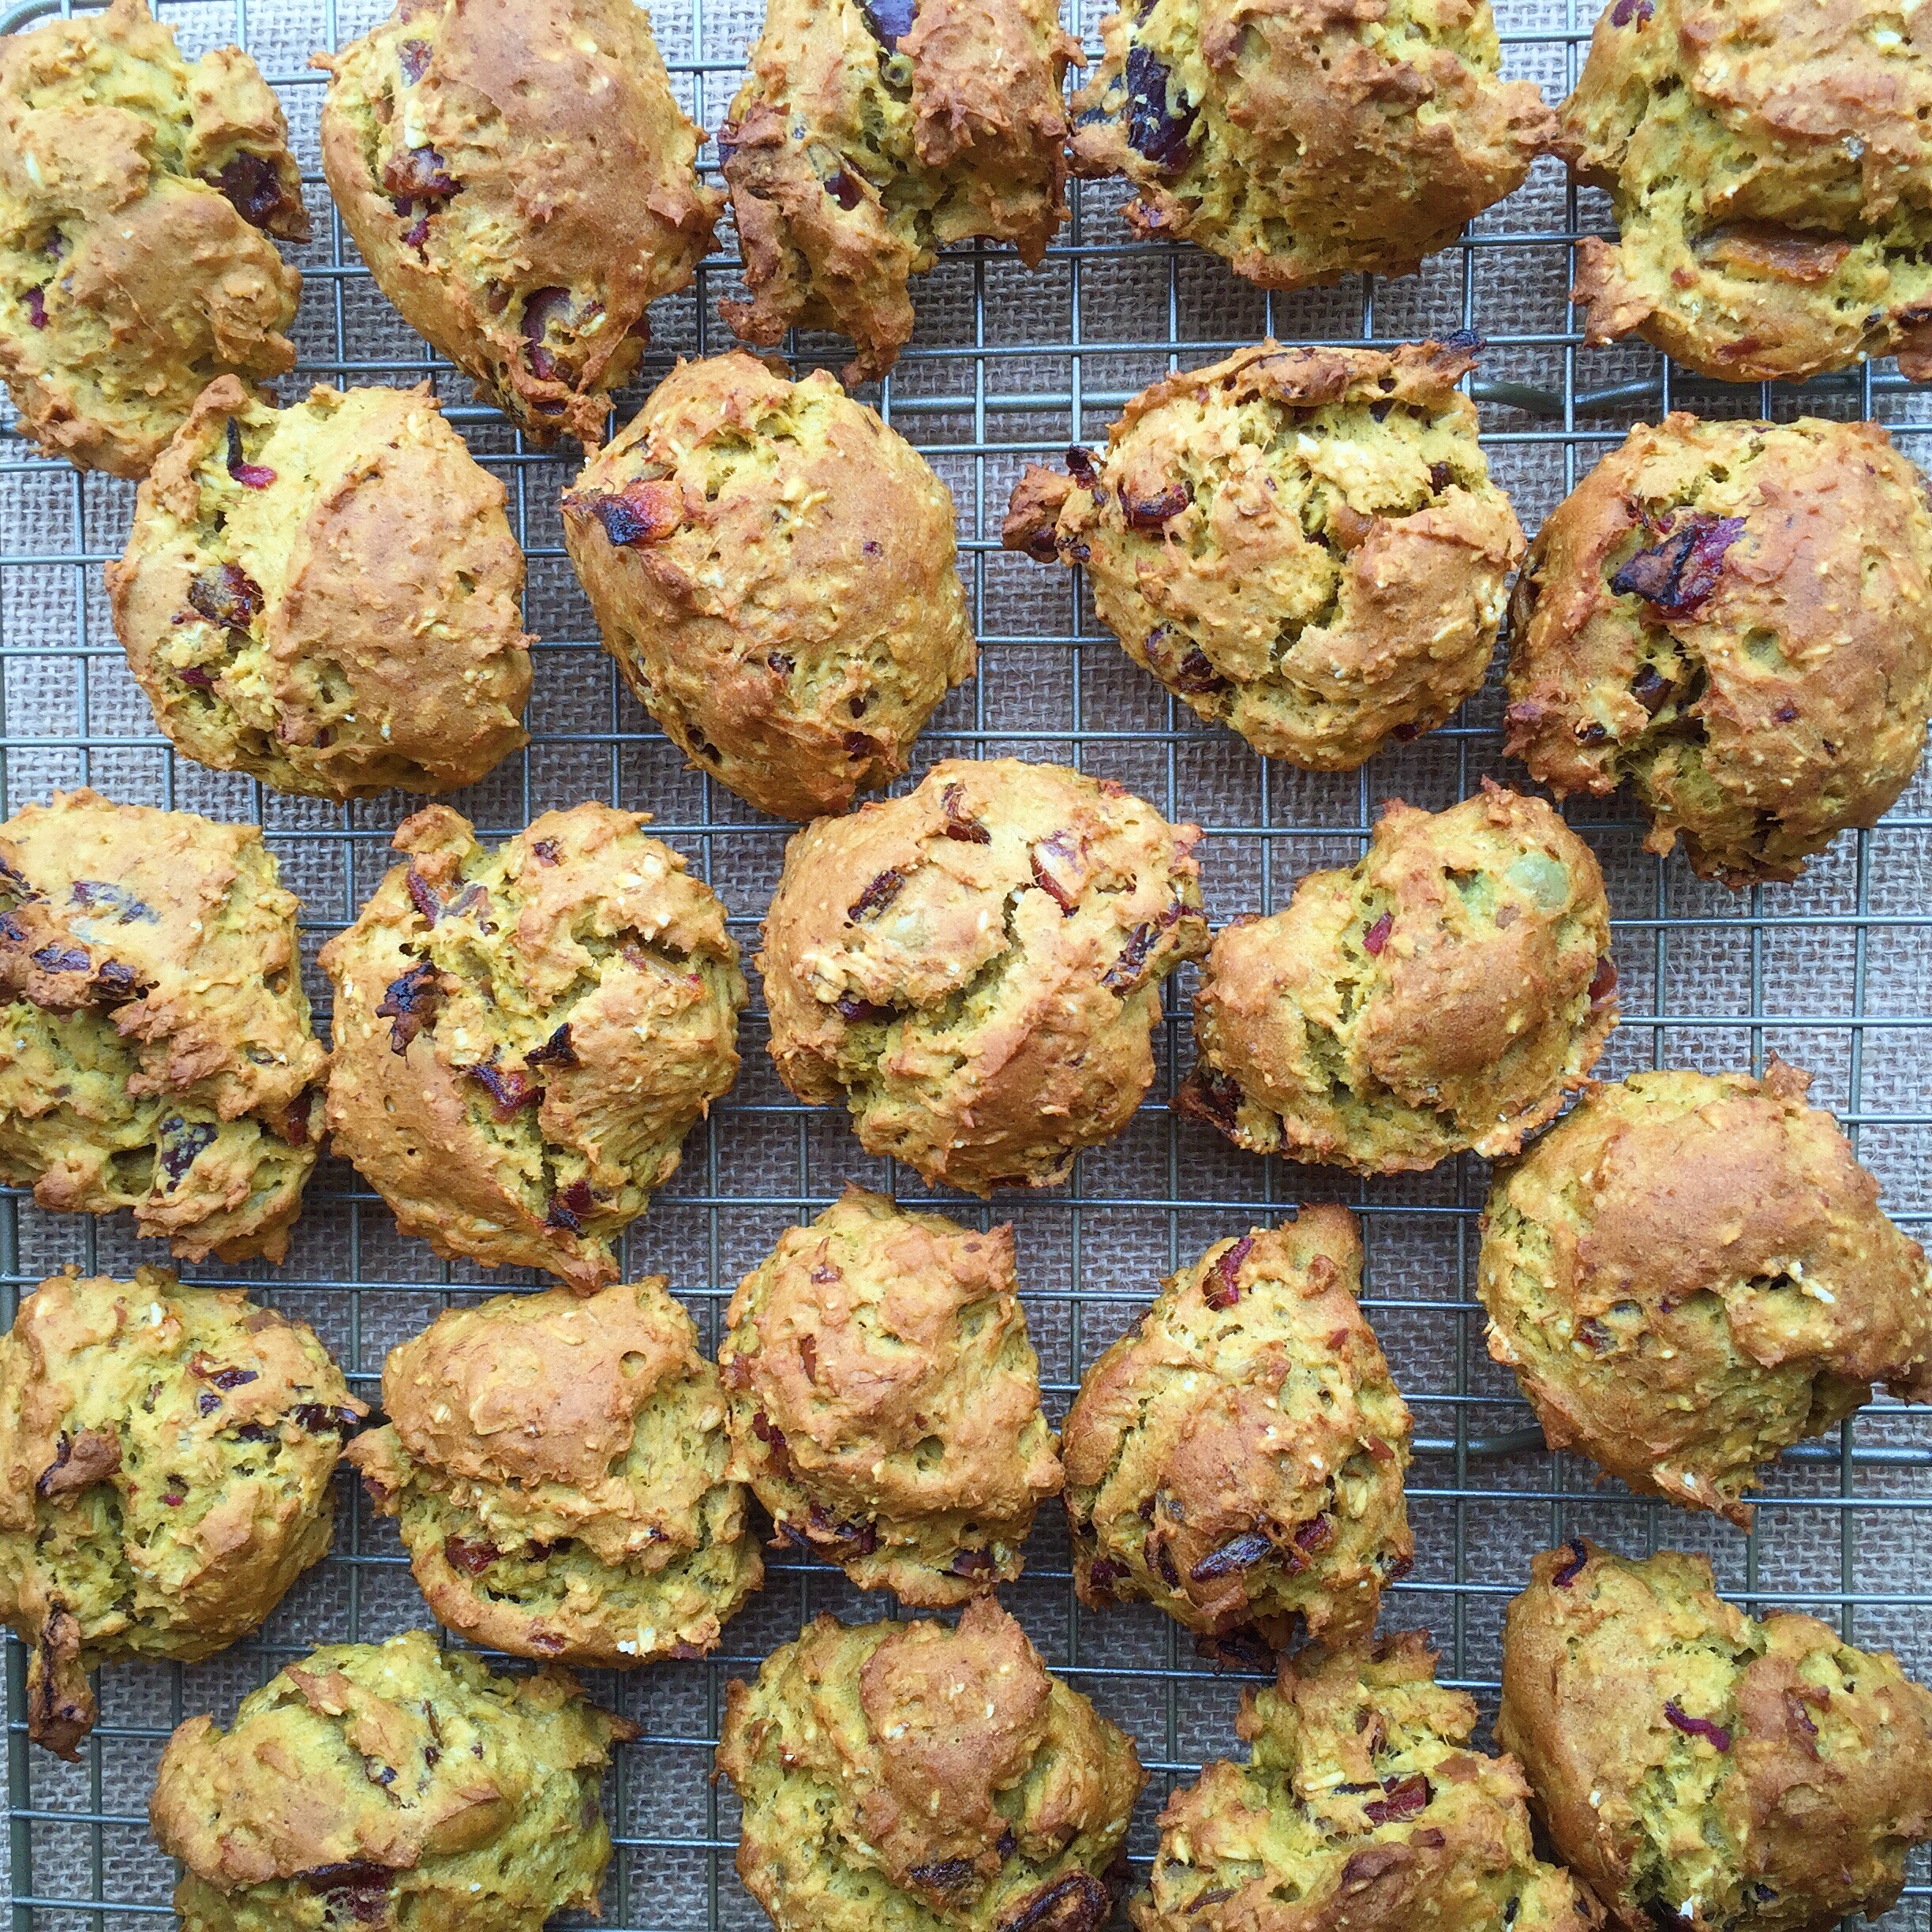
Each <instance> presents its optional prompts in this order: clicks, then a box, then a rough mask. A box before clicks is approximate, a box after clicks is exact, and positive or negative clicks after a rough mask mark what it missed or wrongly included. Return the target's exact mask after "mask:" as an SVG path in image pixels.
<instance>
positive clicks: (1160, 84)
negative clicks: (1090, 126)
mask: <svg viewBox="0 0 1932 1932" xmlns="http://www.w3.org/2000/svg"><path fill="white" fill-rule="evenodd" d="M1126 80H1127V145H1128V146H1129V148H1133V151H1134V152H1135V153H1136V154H1137V155H1140V158H1141V159H1142V160H1144V161H1146V162H1148V163H1151V165H1152V166H1153V167H1155V168H1158V169H1159V170H1160V172H1161V173H1162V174H1164V175H1166V177H1167V178H1169V179H1170V180H1172V179H1173V178H1174V176H1176V175H1177V174H1184V173H1185V171H1186V169H1187V165H1188V163H1189V161H1190V160H1192V159H1193V150H1192V149H1191V148H1189V145H1188V134H1189V130H1190V129H1192V128H1193V125H1194V117H1195V115H1196V113H1197V112H1198V111H1199V110H1198V109H1197V108H1196V107H1195V106H1194V104H1193V103H1192V102H1190V101H1189V99H1187V97H1186V96H1185V95H1182V96H1181V99H1180V102H1179V104H1178V109H1174V110H1170V108H1169V107H1168V104H1167V103H1168V87H1169V77H1168V73H1167V69H1166V65H1165V63H1164V62H1163V61H1162V60H1161V59H1160V58H1159V56H1158V55H1157V54H1155V52H1154V51H1153V50H1152V49H1151V47H1144V46H1138V45H1136V46H1135V47H1129V49H1128V51H1127V68H1126Z"/></svg>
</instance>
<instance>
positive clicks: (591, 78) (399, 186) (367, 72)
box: [313, 0, 724, 444]
mask: <svg viewBox="0 0 1932 1932" xmlns="http://www.w3.org/2000/svg"><path fill="white" fill-rule="evenodd" d="M313 65H314V66H318V67H321V68H325V69H327V70H328V76H329V85H328V98H327V99H326V101H325V102H324V105H323V109H322V166H323V170H324V172H325V173H326V174H327V175H328V185H329V192H330V193H331V194H332V195H333V196H334V197H335V205H336V207H337V208H339V209H340V210H341V211H342V218H343V225H344V226H345V227H346V228H347V229H348V230H349V232H350V235H351V236H353V237H354V240H355V245H356V247H357V249H358V251H359V252H360V253H361V256H362V259H363V260H364V261H365V262H366V263H367V264H369V272H370V274H372V275H373V276H374V277H375V278H376V286H378V287H379V288H380V289H381V290H382V292H383V293H384V294H385V295H387V296H388V298H389V299H390V301H392V302H393V303H395V305H396V307H397V309H399V310H400V311H401V313H402V319H403V320H405V321H406V322H407V323H408V324H409V325H410V328H413V329H414V330H415V331H416V332H417V334H418V335H421V336H422V337H423V338H424V339H425V341H427V342H428V343H429V344H430V345H431V346H432V347H433V348H435V349H436V350H437V351H438V353H439V354H443V355H445V356H447V357H448V358H449V359H450V361H452V362H454V363H455V364H456V365H457V366H458V367H459V368H460V369H465V370H466V371H467V372H468V373H470V375H471V376H474V378H475V379H476V381H477V385H478V388H479V390H480V391H481V393H482V394H483V395H486V396H488V397H489V398H490V399H492V401H494V402H496V404H497V406H499V407H500V409H501V410H503V411H504V414H505V415H507V417H509V418H510V420H511V422H512V423H514V424H515V425H516V427H517V428H518V429H520V430H522V432H523V433H524V434H525V435H526V436H529V437H531V438H532V439H533V440H535V441H537V442H538V443H549V442H550V441H551V440H553V439H554V438H555V437H556V435H557V434H558V433H559V432H560V431H567V432H568V433H569V434H571V436H575V437H577V438H578V440H580V441H582V442H583V443H585V444H596V443H597V442H599V441H601V440H602V437H603V434H604V424H605V417H606V415H607V414H608V410H609V408H610V398H611V392H612V391H613V390H616V389H617V388H620V387H622V385H623V384H625V383H627V382H628V381H629V380H631V376H633V375H634V374H635V372H636V369H637V365H638V357H639V356H640V355H641V354H642V352H643V349H644V345H645V343H646V342H648V341H649V340H650V323H649V320H648V319H647V316H646V311H647V310H648V309H649V308H650V305H651V304H652V303H653V301H657V298H659V297H660V296H662V295H671V294H676V292H677V291H678V290H680V289H682V288H685V287H687V286H689V285H690V283H691V278H692V277H693V276H694V275H695V274H696V273H697V270H698V263H699V262H700V261H701V260H703V258H704V256H705V253H706V250H707V249H710V245H711V234H712V230H713V227H714V226H715V225H716V223H717V218H718V215H720V213H721V212H722V210H723V207H724V197H722V196H721V194H719V193H718V192H717V190H716V189H712V188H707V187H706V186H705V185H703V184H702V182H700V181H699V179H698V174H697V171H696V164H697V159H698V149H699V148H701V147H702V145H703V144H704V140H705V134H704V130H703V129H702V128H699V127H698V126H697V125H695V123H693V122H691V121H690V120H688V119H687V118H686V117H685V114H684V113H683V110H682V109H681V108H680V107H679V106H678V104H677V103H676V100H675V99H673V98H672V92H671V81H670V77H669V76H668V74H667V73H665V64H664V62H663V59H662V58H661V57H660V55H659V54H658V51H657V42H656V41H655V40H653V39H652V37H651V30H650V17H649V16H648V15H647V14H646V13H645V11H644V9H642V7H638V6H631V5H630V4H629V3H628V0H440V4H438V3H437V0H402V4H400V5H399V6H398V7H397V9H396V10H395V13H392V14H391V16H390V17H389V18H388V20H386V21H384V22H383V24H381V25H380V27H377V28H375V29H374V30H373V32H369V33H367V34H365V35H364V36H362V38H361V39H359V40H357V41H355V42H354V43H351V44H350V46H348V47H345V48H344V49H343V51H342V52H341V53H339V54H334V55H330V54H317V55H316V57H315V59H314V62H313Z"/></svg>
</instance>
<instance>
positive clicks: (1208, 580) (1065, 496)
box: [1001, 341, 1522, 771]
mask: <svg viewBox="0 0 1932 1932" xmlns="http://www.w3.org/2000/svg"><path fill="white" fill-rule="evenodd" d="M1474 361H1475V358H1474V356H1473V354H1472V353H1471V352H1470V348H1469V346H1468V343H1467V342H1466V341H1456V342H1451V343H1409V344H1407V345H1406V346H1403V347H1402V348H1400V349H1398V350H1395V353H1394V354H1388V355H1385V354H1383V353H1382V352H1381V351H1380V350H1365V349H1284V348H1282V346H1280V345H1279V343H1275V342H1264V343H1260V344H1258V345H1257V346H1255V347H1254V348H1252V349H1243V350H1239V351H1238V352H1237V353H1236V354H1234V355H1232V356H1230V357H1229V358H1227V359H1226V361H1222V362H1216V363H1214V364H1212V365H1211V366H1209V367H1208V368H1206V369H1195V370H1193V371H1191V372H1189V373H1185V374H1182V375H1178V376H1166V377H1165V378H1164V379H1163V380H1161V381H1159V382H1157V383H1155V384H1153V385H1152V386H1151V388H1147V389H1144V390H1143V391H1141V392H1140V395H1137V396H1136V397H1135V398H1134V399H1133V401H1132V402H1129V404H1128V405H1127V409H1126V413H1125V414H1124V415H1123V416H1122V417H1121V419H1120V421H1118V422H1117V423H1116V424H1114V427H1113V428H1112V429H1110V431H1109V432H1107V447H1106V452H1105V454H1104V455H1095V453H1094V452H1093V451H1090V450H1086V449H1083V448H1080V447H1078V446H1077V445H1076V446H1075V447H1073V448H1072V449H1070V450H1069V451H1067V462H1068V467H1069V474H1067V475H1065V476H1061V475H1058V474H1055V473H1054V472H1053V471H1052V470H1047V469H1044V468H1042V467H1040V466H1037V465H1035V466H1033V467H1032V468H1030V469H1028V470H1027V471H1026V473H1025V474H1024V476H1023V477H1021V479H1020V482H1019V483H1018V485H1017V486H1016V487H1015V489H1014V491H1013V500H1012V503H1011V504H1010V506H1009V509H1008V511H1007V515H1006V521H1005V526H1004V527H1003V529H1002V532H1001V537H1002V541H1003V542H1004V543H1005V546H1006V548H1007V549H1009V550H1024V551H1025V552H1027V553H1028V555H1029V556H1035V557H1038V558H1039V559H1040V560H1042V561H1043V562H1045V561H1050V560H1052V559H1054V558H1056V557H1057V558H1058V559H1059V560H1060V561H1061V562H1062V563H1065V564H1080V566H1082V567H1083V568H1084V571H1085V572H1086V575H1087V578H1088V582H1089V583H1091V586H1092V587H1093V593H1094V605H1095V609H1096V610H1097V611H1098V612H1099V616H1100V620H1101V622H1102V623H1104V624H1105V625H1106V627H1107V628H1108V629H1109V630H1110V631H1112V632H1113V633H1114V635H1115V636H1116V637H1117V638H1119V639H1120V641H1121V646H1122V648H1123V649H1124V650H1125V651H1126V653H1127V654H1128V656H1129V657H1131V658H1133V661H1134V662H1135V663H1136V664H1137V665H1140V667H1141V668H1142V669H1143V670H1145V671H1151V672H1153V674H1154V675H1155V676H1156V677H1157V678H1159V680H1160V681H1161V682H1162V683H1163V684H1164V685H1166V687H1167V689H1168V690H1169V691H1172V692H1173V693H1174V695H1175V696H1176V697H1177V698H1179V699H1180V700H1181V702H1183V703H1184V704H1186V705H1188V706H1190V707H1192V709H1193V710H1195V711H1196V712H1197V713H1199V714H1200V716H1201V717H1204V718H1206V719H1207V720H1208V721H1210V722H1211V723H1216V724H1223V725H1227V726H1228V727H1229V728H1230V729H1232V730H1234V731H1237V732H1240V733H1241V736H1242V737H1244V738H1245V739H1247V740H1248V742H1249V743H1250V744H1251V745H1252V746H1253V747H1254V748H1255V749H1256V751H1259V752H1261V753H1263V754H1264V755H1265V756H1267V757H1270V758H1288V759H1290V760H1292V761H1293V762H1294V763H1296V764H1297V765H1305V766H1309V767H1311V768H1312V769H1316V770H1318V771H1349V770H1353V769H1354V767H1355V766H1357V765H1360V764H1361V763H1362V762H1364V761H1365V759H1367V758H1369V757H1371V756H1372V755H1373V754H1374V753H1375V752H1376V751H1377V750H1378V749H1379V748H1380V747H1381V746H1382V745H1383V743H1385V742H1387V740H1388V739H1390V738H1391V737H1394V738H1397V739H1410V738H1413V737H1415V736H1417V735H1419V734H1420V733H1421V732H1425V731H1432V730H1434V729H1435V728H1436V726H1437V725H1440V724H1443V723H1444V722H1445V721H1447V718H1448V717H1449V715H1450V713H1451V712H1453V711H1454V710H1455V709H1456V707H1457V706H1458V705H1460V704H1461V703H1462V701H1463V700H1464V699H1465V698H1468V697H1470V696H1472V695H1473V694H1474V693H1475V691H1477V689H1478V688H1479V687H1481V683H1482V681H1483V675H1484V673H1485V672H1486V671H1487V670H1488V665H1489V658H1490V654H1491V653H1492V650H1494V648H1495V646H1496V630H1497V627H1498V626H1499V625H1500V623H1501V621H1502V616H1503V599H1504V595H1505V592H1504V586H1505V583H1506V582H1507V579H1508V576H1509V573H1510V571H1511V569H1512V568H1513V567H1514V566H1515V564H1516V562H1517V560H1518V558H1520V557H1521V556H1522V528H1521V526H1519V525H1518V523H1517V521H1516V515H1515V511H1512V510H1511V507H1510V505H1509V499H1508V498H1507V496H1504V495H1503V492H1502V491H1501V490H1500V489H1497V488H1496V485H1494V484H1493V483H1492V482H1491V481H1489V470H1488V465H1487V464H1486V463H1485V462H1484V460H1483V454H1482V451H1481V447H1479V446H1478V444H1477V440H1476V406H1475V405H1474V404H1473V402H1470V399H1469V398H1468V397H1467V396H1466V395H1463V394H1462V392H1461V391H1459V390H1458V388H1456V384H1457V383H1458V381H1459V380H1460V379H1461V378H1462V376H1465V375H1466V374H1467V373H1469V371H1470V369H1471V368H1472V367H1473V365H1474Z"/></svg>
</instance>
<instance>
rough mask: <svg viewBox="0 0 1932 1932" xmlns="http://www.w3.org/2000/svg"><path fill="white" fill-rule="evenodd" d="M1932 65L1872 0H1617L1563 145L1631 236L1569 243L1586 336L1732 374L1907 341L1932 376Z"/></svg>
mask: <svg viewBox="0 0 1932 1932" xmlns="http://www.w3.org/2000/svg"><path fill="white" fill-rule="evenodd" d="M1929 122H1932V60H1929V59H1928V56H1927V53H1926V46H1925V43H1924V41H1923V36H1922V33H1921V31H1920V30H1919V28H1918V27H1917V25H1916V24H1915V22H1914V21H1913V20H1912V17H1911V13H1910V12H1909V11H1900V12H1897V13H1885V12H1884V11H1883V10H1882V9H1878V8H1875V7H1874V6H1869V5H1866V4H1863V0H1826V3H1825V4H1823V5H1817V4H1807V0H1612V4H1609V5H1608V6H1606V7H1605V8H1604V13H1603V15H1602V17H1601V18H1600V19H1599V20H1598V21H1597V32H1596V34H1595V36H1594V37H1593V39H1592V40H1591V42H1590V51H1589V59H1588V61H1587V62H1586V63H1585V65H1584V68H1583V73H1582V78H1581V79H1580V80H1578V84H1577V89H1576V92H1574V94H1572V95H1571V96H1570V98H1569V99H1568V100H1567V101H1566V102H1565V103H1563V127H1562V133H1561V135H1560V136H1559V139H1558V140H1557V141H1556V143H1555V148H1556V152H1557V153H1559V154H1560V155H1562V156H1563V159H1565V160H1566V161H1567V162H1568V163H1569V164H1570V167H1571V171H1572V172H1573V173H1574V174H1575V176H1576V178H1578V180H1579V181H1582V182H1589V183H1590V184H1591V185H1593V186H1595V187H1598V188H1601V189H1605V190H1606V191H1607V192H1608V194H1609V196H1610V200H1611V206H1612V208H1613V210H1614V211H1615V212H1616V219H1617V223H1618V225H1619V228H1620V229H1621V230H1622V234H1621V236H1620V238H1619V240H1617V241H1604V240H1603V239H1602V238H1600V237H1598V236H1595V235H1586V236H1585V237H1584V238H1582V240H1581V241H1579V242H1578V244H1577V258H1578V268H1577V281H1576V287H1575V289H1574V290H1573V291H1572V294H1571V300H1572V301H1576V302H1578V303H1580V304H1582V306H1583V309H1584V318H1583V327H1584V331H1585V334H1586V338H1587V339H1588V340H1589V341H1591V342H1593V343H1605V342H1609V341H1611V340H1612V339H1615V338H1616V337H1617V336H1619V335H1627V334H1629V333H1630V332H1631V331H1632V330H1633V329H1634V330H1636V331H1639V332H1640V333H1642V335H1644V336H1646V338H1647V339H1649V341H1651V342H1653V343H1656V344H1657V346H1658V347H1659V348H1660V349H1662V350H1665V351H1667V352H1668V354H1671V355H1672V356H1675V357H1676V358H1677V360H1678V361H1680V362H1683V363H1684V364H1686V365H1688V366H1689V367H1690V368H1691V369H1698V370H1701V371H1702V373H1704V374H1705V375H1707V376H1718V377H1720V378H1721V379H1722V380H1724V381H1727V382H1756V381H1758V380H1760V379H1761V378H1767V379H1769V378H1776V377H1779V376H1784V377H1789V378H1791V379H1792V380H1800V379H1802V378H1803V377H1804V376H1814V375H1816V374H1818V373H1819V372H1820V371H1821V370H1823V369H1844V368H1847V367H1848V366H1851V365H1855V364H1858V363H1861V362H1863V361H1866V360H1868V359H1869V358H1875V357H1878V356H1882V355H1889V354H1894V353H1896V355H1897V357H1898V358H1899V366H1900V368H1901V369H1903V370H1904V372H1905V373H1906V374H1907V375H1908V376H1909V377H1911V379H1912V380H1914V381H1923V380H1924V379H1925V378H1926V376H1928V375H1932V193H1928V191H1927V187H1926V182H1927V181H1928V178H1932V129H1929V128H1928V123H1929Z"/></svg>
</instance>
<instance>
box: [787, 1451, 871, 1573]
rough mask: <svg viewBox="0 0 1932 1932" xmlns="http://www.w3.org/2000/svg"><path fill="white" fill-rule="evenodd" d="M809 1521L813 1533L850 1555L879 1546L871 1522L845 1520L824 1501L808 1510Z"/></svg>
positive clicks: (866, 1551) (867, 1551)
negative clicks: (838, 1545)
mask: <svg viewBox="0 0 1932 1932" xmlns="http://www.w3.org/2000/svg"><path fill="white" fill-rule="evenodd" d="M778 1440H779V1442H780V1443H781V1444H782V1443H783V1442H784V1434H783V1432H779V1434H778ZM807 1522H810V1524H811V1533H812V1534H813V1535H814V1537H818V1538H819V1540H820V1541H823V1542H827V1543H837V1544H840V1545H841V1547H842V1548H843V1549H844V1552H845V1554H846V1555H848V1556H871V1554H872V1552H874V1550H875V1549H877V1548H878V1529H876V1528H875V1527H874V1526H873V1525H872V1524H871V1523H869V1522H841V1520H840V1519H839V1518H837V1517H836V1516H834V1515H833V1514H832V1512H831V1511H829V1509H827V1508H826V1506H825V1505H824V1504H823V1503H813V1504H812V1506H811V1509H810V1510H809V1511H807Z"/></svg>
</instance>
